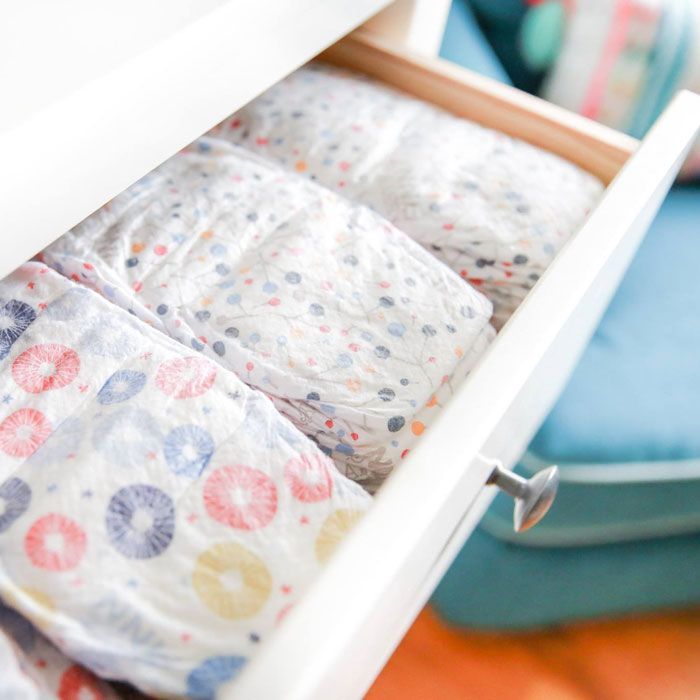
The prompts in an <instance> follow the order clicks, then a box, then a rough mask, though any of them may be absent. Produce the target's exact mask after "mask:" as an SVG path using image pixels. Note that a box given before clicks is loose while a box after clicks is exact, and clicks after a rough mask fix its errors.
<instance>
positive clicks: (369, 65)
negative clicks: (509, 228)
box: [225, 32, 700, 700]
mask: <svg viewBox="0 0 700 700" xmlns="http://www.w3.org/2000/svg"><path fill="white" fill-rule="evenodd" d="M322 57H323V58H324V59H325V60H328V61H331V62H334V63H337V64H341V65H345V66H348V67H352V68H356V69H358V70H360V71H362V72H365V73H368V74H370V75H373V76H374V77H376V78H379V79H380V80H382V81H384V82H386V83H389V84H391V85H394V86H395V87H397V88H400V89H402V90H404V91H406V92H409V93H412V94H414V95H416V96H417V97H420V98H423V99H425V100H428V101H431V102H433V103H435V104H437V105H439V106H441V107H443V108H446V109H448V110H450V111H452V112H453V113H456V114H459V115H461V116H464V117H467V118H469V119H472V120H474V121H477V122H480V123H482V124H485V125H487V126H490V127H493V128H496V129H499V130H501V131H503V132H506V133H508V134H511V135H512V136H516V137H518V138H521V139H523V140H525V141H529V142H531V143H533V144H535V145H537V146H540V147H543V148H545V149H547V150H550V151H552V152H554V153H557V154H558V155H561V156H563V157H565V158H567V159H569V160H571V161H573V162H575V163H576V164H578V165H580V166H581V167H583V168H585V169H587V170H588V171H590V172H592V173H594V174H595V175H597V176H598V177H600V178H601V179H602V180H603V181H604V182H605V183H606V184H607V185H608V187H607V190H606V192H605V194H604V196H603V198H602V200H601V201H600V203H599V205H598V206H597V208H596V209H595V210H594V211H593V212H592V214H591V215H590V217H589V219H588V221H587V222H586V224H585V225H584V226H583V227H582V228H581V230H580V231H579V233H578V234H577V235H576V236H575V237H574V238H573V239H572V240H571V241H570V242H569V243H568V244H567V245H566V246H565V248H564V249H563V250H562V251H561V252H560V254H559V255H558V256H557V257H556V259H555V260H554V262H553V263H552V264H551V265H550V267H549V269H548V270H547V272H546V273H545V274H544V276H543V277H542V278H541V280H540V281H539V282H538V283H537V285H536V286H535V288H534V289H533V290H532V291H531V292H530V294H529V295H528V297H527V298H526V300H525V301H524V302H523V303H522V304H521V306H520V307H519V309H518V310H517V311H516V313H515V314H514V315H513V316H512V317H511V319H510V320H509V321H508V323H507V324H506V325H505V327H504V328H503V329H502V330H501V332H500V333H499V335H498V337H497V339H496V341H495V342H494V343H493V344H492V346H491V348H490V350H489V351H488V352H487V353H486V355H485V356H484V357H483V359H482V361H481V362H480V364H479V365H478V366H477V367H476V368H475V369H474V370H473V371H472V373H471V374H470V376H469V378H468V379H467V381H465V382H464V384H463V385H462V386H461V387H460V388H459V389H458V391H457V392H456V394H455V396H454V397H453V398H452V400H451V402H450V403H449V404H448V406H447V407H446V408H445V409H443V411H442V412H441V414H440V415H439V417H438V418H437V420H436V421H435V423H434V424H433V425H432V426H431V428H430V430H429V431H427V432H426V434H425V435H424V436H423V437H422V438H421V440H420V441H419V443H418V445H417V446H416V447H415V448H414V449H413V450H412V452H411V454H410V456H409V457H408V458H407V459H406V460H405V461H404V462H402V464H401V467H400V468H399V469H397V470H396V472H395V473H394V474H393V475H392V476H391V477H390V478H389V480H388V481H387V482H386V483H385V484H384V486H383V487H382V488H381V490H380V491H379V493H378V495H377V496H376V499H375V503H374V505H373V506H372V508H371V510H370V511H369V513H368V514H367V515H366V516H365V517H364V519H363V520H362V521H361V522H360V524H359V525H358V526H357V527H356V528H355V530H354V531H353V532H352V533H351V534H350V535H349V537H348V538H347V540H346V541H345V542H344V543H343V546H342V547H341V548H340V550H339V552H338V553H337V555H336V556H335V557H334V558H333V559H332V560H331V562H330V563H329V564H328V566H327V568H326V569H325V571H324V573H323V575H322V576H321V577H320V578H319V579H318V580H317V581H316V582H315V584H314V585H313V586H312V589H311V590H310V591H309V592H308V593H307V594H306V596H305V598H304V599H303V600H302V601H301V602H300V603H299V604H298V605H297V606H296V608H295V609H294V610H292V611H291V612H290V614H289V616H288V617H287V619H286V620H285V623H284V624H283V625H282V626H281V627H280V629H279V630H277V632H276V634H275V635H274V636H273V637H272V638H271V639H270V640H269V641H268V642H267V643H266V645H265V646H264V647H263V648H262V649H261V650H260V653H259V655H258V656H257V657H256V658H255V659H254V660H253V661H252V662H251V663H250V665H249V666H248V667H247V669H246V670H245V671H244V672H243V674H242V675H241V676H240V677H239V679H238V680H237V681H236V683H235V685H232V686H231V687H230V692H229V694H228V695H225V697H231V698H233V697H241V698H246V700H248V699H252V698H255V699H256V700H257V699H259V700H266V699H267V698H285V700H287V699H289V700H308V699H310V698H318V699H319V700H321V699H325V698H331V697H332V698H334V699H336V698H337V699H340V698H358V697H361V696H362V694H363V693H364V692H365V691H366V690H367V688H368V687H369V686H370V684H371V683H372V681H373V679H374V677H375V676H376V675H377V673H378V672H379V670H380V669H381V667H382V665H383V664H384V663H385V661H386V660H387V658H388V657H389V655H390V654H391V652H392V651H393V649H394V647H395V645H396V644H397V643H398V641H399V640H400V638H401V636H402V635H403V634H404V633H405V631H406V630H407V628H408V627H409V626H410V624H411V622H412V621H413V619H414V617H415V616H416V615H417V613H418V612H419V610H420V608H421V607H422V606H423V604H424V603H425V602H426V600H427V598H428V597H429V595H430V593H431V592H432V590H433V588H434V587H435V585H436V584H437V582H438V581H439V579H440V577H441V576H442V574H443V573H444V571H445V570H446V568H447V567H448V566H449V564H450V562H451V561H452V558H453V557H454V556H455V555H456V554H457V552H458V551H459V548H460V547H461V545H462V544H463V543H464V541H465V540H466V539H467V537H468V535H469V533H470V532H471V531H472V529H473V528H474V527H475V526H476V524H477V523H478V521H479V519H480V517H481V516H482V514H483V512H484V511H485V509H486V507H487V506H488V504H489V502H490V500H491V498H492V497H493V495H494V494H493V493H492V492H493V490H494V489H493V487H487V486H485V482H486V480H487V478H488V476H489V474H490V472H491V470H492V466H491V464H490V463H489V462H488V460H485V459H484V458H483V456H487V457H488V458H497V459H500V460H501V461H502V462H503V464H504V465H505V466H506V467H510V466H513V465H514V463H515V461H516V460H517V459H518V458H519V456H520V454H521V453H522V452H523V451H524V449H525V448H526V446H527V444H528V442H529V440H530V439H531V437H532V435H533V434H534V432H535V431H536V429H537V427H538V426H539V424H540V423H541V421H542V420H543V419H544V417H545V415H546V413H547V412H548V410H549V408H551V406H552V404H553V402H554V401H555V399H556V397H557V395H558V393H559V392H560V390H561V389H562V388H563V385H564V383H565V382H566V379H567V378H568V375H569V373H570V371H571V370H572V369H573V367H574V366H575V363H576V361H577V359H578V357H579V355H580V353H581V352H582V350H583V349H584V347H585V345H586V342H587V340H588V339H589V337H590V335H591V334H592V332H593V330H594V329H595V326H596V324H597V322H598V320H599V319H600V317H601V315H602V313H603V311H604V310H605V307H606V305H607V303H608V301H609V300H610V298H611V296H612V294H613V292H614V290H615V288H616V286H617V284H618V283H619V281H620V280H621V278H622V275H623V273H624V271H625V269H626V267H627V265H628V264H629V262H630V260H631V258H632V256H633V255H634V252H635V250H636V248H637V246H638V244H639V243H640V241H641V239H642V237H643V235H644V233H645V232H646V230H647V228H648V226H649V224H650V222H651V220H652V219H653V217H654V215H655V213H656V211H657V210H658V208H659V206H660V204H661V202H662V200H663V198H664V196H665V194H666V192H667V190H668V188H669V187H670V185H671V183H672V181H673V179H674V178H675V175H676V173H677V172H678V170H679V168H680V166H681V164H682V162H683V160H684V157H685V155H686V153H687V151H688V149H689V148H690V146H691V145H692V143H693V140H694V138H695V136H696V135H697V133H698V129H699V128H700V97H698V96H695V95H693V94H691V93H682V94H679V95H678V96H677V97H676V99H675V100H674V102H673V103H672V105H671V106H670V107H669V108H668V110H667V111H666V113H665V114H664V115H663V116H662V117H661V118H660V119H659V122H658V123H657V124H656V126H655V127H654V129H653V130H652V131H651V133H650V134H649V136H648V137H647V138H646V139H645V140H644V142H643V143H641V145H640V144H638V142H637V141H635V140H634V139H631V138H629V137H627V136H624V135H622V134H619V133H618V132H615V131H613V130H610V129H608V128H606V127H602V126H600V125H597V124H595V123H593V122H590V121H588V120H586V119H583V118H580V117H577V116H575V115H572V114H570V113H568V112H566V111H564V110H561V109H558V108H556V107H553V106H551V105H548V104H546V103H544V102H543V101H541V100H539V99H537V98H534V97H531V96H528V95H525V94H523V93H520V92H519V91H517V90H514V89H510V88H507V87H504V86H501V85H499V84H496V83H494V82H493V81H490V80H488V79H485V78H482V77H479V76H476V75H473V74H472V73H470V72H469V71H465V70H462V69H460V68H457V67H455V66H453V65H451V64H447V63H445V62H443V61H440V60H437V59H425V58H421V57H417V56H414V55H411V54H409V53H407V52H405V51H402V50H397V49H396V48H394V47H392V46H391V44H389V43H387V42H385V41H382V40H380V39H377V38H373V37H372V36H371V35H369V34H367V33H363V32H356V33H355V34H354V35H351V36H349V37H347V38H346V39H344V40H342V41H341V42H339V43H338V44H336V45H335V46H333V47H332V48H331V49H329V50H328V51H327V52H326V53H325V54H324V55H323V56H322Z"/></svg>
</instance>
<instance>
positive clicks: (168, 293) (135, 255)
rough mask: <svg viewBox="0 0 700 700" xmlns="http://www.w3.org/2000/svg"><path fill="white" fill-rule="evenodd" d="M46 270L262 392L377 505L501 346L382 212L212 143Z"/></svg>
mask: <svg viewBox="0 0 700 700" xmlns="http://www.w3.org/2000/svg"><path fill="white" fill-rule="evenodd" d="M45 260H46V261H47V262H48V263H49V264H51V265H53V266H55V267H56V268H57V269H60V270H61V271H62V272H63V273H64V274H66V275H69V276H71V277H73V278H74V279H75V280H78V281H80V282H84V283H86V284H90V285H91V286H93V287H94V288H96V289H98V290H100V291H101V292H102V293H103V294H104V295H105V296H107V297H108V298H111V299H113V300H115V301H116V302H117V303H120V304H123V305H125V306H126V307H127V308H128V309H129V310H130V311H132V312H134V313H135V314H136V315H137V316H139V317H141V318H143V319H145V320H146V321H148V322H150V323H152V324H154V325H156V326H157V327H159V328H162V329H163V330H165V331H166V332H167V333H169V334H170V335H171V336H172V337H174V338H176V339H177V340H179V341H181V342H182V343H184V344H185V345H187V346H188V347H190V348H193V349H194V350H198V351H203V352H205V353H206V354H208V355H209V356H210V357H211V358H212V359H213V360H215V361H217V362H219V364H221V365H223V366H225V367H227V368H229V369H231V370H233V372H235V373H236V374H237V375H238V376H239V377H240V378H241V379H243V381H244V382H246V384H248V385H250V386H253V387H255V388H257V389H260V390H261V391H263V392H265V393H266V394H267V395H268V396H269V397H270V398H271V399H272V400H273V401H274V402H275V405H276V406H277V408H278V409H279V410H280V411H281V412H282V413H283V414H284V415H285V416H287V417H288V418H289V419H290V420H291V421H292V422H293V423H294V424H295V425H296V426H297V427H298V428H299V429H300V430H302V431H303V432H304V433H306V434H307V435H308V436H309V437H311V438H312V439H313V440H315V441H316V442H317V443H318V444H319V445H320V446H321V448H322V449H323V450H324V452H326V453H327V454H329V455H331V456H332V457H333V458H334V460H335V462H336V464H337V465H338V467H339V468H340V469H341V470H342V471H343V472H344V473H345V474H346V475H348V476H350V477H351V478H352V479H354V480H355V481H357V482H359V483H361V484H362V485H363V486H365V487H366V488H367V489H368V490H370V491H373V490H374V489H376V488H377V487H378V486H379V485H380V484H381V482H382V480H383V479H384V478H385V477H386V476H387V475H388V474H389V472H390V471H391V469H392V468H393V466H394V465H396V464H397V463H398V462H399V461H400V460H401V459H402V458H403V457H404V456H405V455H406V454H407V452H408V450H409V449H410V447H411V445H412V443H413V441H414V440H415V439H416V437H417V436H419V435H420V434H421V433H422V432H423V430H424V429H425V428H426V426H427V425H428V424H429V422H430V420H431V419H432V417H433V415H434V414H435V413H436V407H437V406H439V405H440V404H442V403H444V402H445V401H446V400H447V398H449V396H450V395H451V392H452V388H453V387H454V386H456V385H457V384H458V383H459V382H460V381H461V380H462V379H463V378H464V377H465V376H466V374H467V372H468V371H469V370H470V369H471V367H473V365H474V363H475V362H476V360H477V359H478V358H479V357H480V355H481V354H482V352H483V350H484V349H485V348H486V346H487V344H488V342H489V341H490V340H491V339H492V338H493V335H494V332H493V329H492V328H491V327H490V326H489V323H488V322H489V318H490V316H491V304H490V303H489V302H488V301H487V300H486V299H485V298H484V297H483V296H482V295H481V294H479V293H478V292H477V291H475V290H474V289H472V288H471V287H470V286H469V285H466V284H464V283H463V282H462V281H461V280H460V279H459V278H458V277H457V276H456V275H455V274H454V273H453V272H452V271H450V270H449V269H447V268H446V267H445V266H444V265H443V264H442V263H440V262H439V261H438V260H436V259H435V258H434V257H433V256H431V255H430V254H429V253H428V252H426V251H425V250H424V249H422V248H421V247H420V246H418V245H417V244H415V243H414V242H413V241H412V240H411V239H410V238H408V237H407V236H405V235H404V234H403V233H402V232H401V231H398V230H397V229H396V228H394V227H393V226H392V225H390V224H389V223H388V222H386V221H385V220H383V219H382V218H381V217H379V216H378V215H377V214H376V213H374V212H373V211H371V210H370V209H367V208H366V207H363V206H361V205H358V204H355V203H353V202H350V201H348V200H346V199H343V198H341V197H339V196H338V195H336V194H334V193H333V192H330V191H329V190H326V189H324V188H322V187H319V186H318V185H316V184H314V183H312V182H309V181H308V180H305V179H303V178H300V177H298V176H297V175H292V174H289V173H286V172H284V171H283V170H281V169H279V168H277V167H276V166H274V165H271V164H270V163H268V162H266V161H264V160H262V159H261V158H259V157H257V156H255V155H253V154H251V153H249V152H247V151H244V150H243V149H241V148H238V147H236V146H232V145H231V144H229V143H227V142H225V141H221V140H217V139H213V138H203V139H201V140H199V141H198V142H196V143H195V144H194V145H193V146H192V147H191V149H189V150H188V151H187V152H186V153H182V154H180V155H179V156H177V157H175V158H172V159H171V160H170V161H168V162H167V163H165V164H164V165H163V166H161V167H160V168H158V169H157V170H155V171H154V172H153V173H151V174H150V175H149V176H148V177H147V178H145V179H144V180H142V181H141V182H139V183H137V184H136V185H134V186H133V187H131V188H129V189H128V190H127V191H126V192H124V193H123V194H122V195H120V196H119V197H117V198H116V199H115V200H114V201H113V202H111V204H110V205H109V206H107V207H105V208H104V209H102V210H101V211H99V212H97V213H96V214H95V215H93V216H91V217H90V218H88V219H87V220H86V221H85V222H84V223H83V224H81V225H80V226H78V227H76V228H75V229H74V230H73V231H71V232H70V233H69V234H67V235H66V236H64V237H63V238H62V239H60V240H59V241H58V242H57V243H56V244H54V245H53V246H51V247H50V248H49V249H48V250H47V251H46V252H45Z"/></svg>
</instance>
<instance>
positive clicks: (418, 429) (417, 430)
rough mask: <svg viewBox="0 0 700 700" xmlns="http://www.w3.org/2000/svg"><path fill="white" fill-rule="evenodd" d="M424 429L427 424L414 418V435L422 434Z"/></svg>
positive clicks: (412, 427)
mask: <svg viewBox="0 0 700 700" xmlns="http://www.w3.org/2000/svg"><path fill="white" fill-rule="evenodd" d="M424 430H425V424H424V423H421V422H420V421H419V420H414V421H413V423H411V432H412V433H413V434H414V435H422V434H423V431H424Z"/></svg>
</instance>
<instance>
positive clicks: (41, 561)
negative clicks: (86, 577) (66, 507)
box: [24, 513, 87, 571]
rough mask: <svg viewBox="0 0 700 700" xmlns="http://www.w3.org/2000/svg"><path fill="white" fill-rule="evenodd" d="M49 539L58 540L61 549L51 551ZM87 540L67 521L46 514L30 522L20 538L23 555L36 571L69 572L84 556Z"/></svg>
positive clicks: (80, 530) (73, 523) (60, 516)
mask: <svg viewBox="0 0 700 700" xmlns="http://www.w3.org/2000/svg"><path fill="white" fill-rule="evenodd" d="M50 537H59V538H60V539H61V546H60V547H55V546H53V543H50V542H49V538H50ZM86 546H87V537H86V536H85V532H84V531H83V529H82V528H81V527H80V525H78V523H76V522H75V520H71V519H70V518H67V517H65V516H64V515H59V514H58V513H49V514H48V515H44V516H43V517H41V518H39V519H38V520H36V521H35V522H34V524H33V525H32V526H31V527H30V528H29V530H28V531H27V534H26V535H25V537H24V551H25V552H26V553H27V556H28V557H29V560H30V561H31V562H32V564H34V566H36V567H37V568H39V569H46V570H47V571H69V570H70V569H74V568H75V567H76V566H78V564H79V563H80V560H81V559H82V558H83V555H84V554H85V547H86Z"/></svg>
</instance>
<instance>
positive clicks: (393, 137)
mask: <svg viewBox="0 0 700 700" xmlns="http://www.w3.org/2000/svg"><path fill="white" fill-rule="evenodd" d="M213 133H214V134H216V135H218V136H220V137H222V138H226V139H228V140H230V141H233V142H235V143H238V144H240V145H243V146H245V147H246V148H248V149H251V150H254V151H255V152H257V153H259V154H261V155H263V156H265V157H266V158H270V159H272V160H274V161H276V162H277V163H280V164H281V165H283V166H284V167H285V168H287V169H289V170H294V171H297V172H299V173H303V174H305V175H306V176H308V177H310V178H311V179H313V180H315V181H317V182H320V183H322V184H323V185H325V186H326V187H329V188H330V189H333V190H335V191H336V192H339V193H342V194H343V195H345V196H347V197H350V198H352V199H355V200H357V201H360V202H363V203H365V204H368V205H369V206H371V207H373V208H374V209H375V210H376V211H378V212H379V213H380V214H382V215H383V216H385V217H386V218H387V219H389V220H390V221H391V222H392V223H394V224H395V225H396V226H397V227H398V228H400V229H401V230H402V231H404V232H406V233H407V234H408V235H409V236H411V237H412V238H414V239H415V240H416V241H418V242H419V243H421V244H422V245H423V246H424V247H425V248H426V249H427V250H429V251H430V252H431V253H433V254H434V255H435V256H436V257H438V258H439V259H440V260H442V261H444V262H445V263H446V264H447V265H448V266H449V267H451V268H452V269H453V270H454V271H455V272H457V273H458V274H459V275H460V276H461V277H462V278H463V279H465V280H468V281H469V282H470V283H471V284H472V285H474V286H476V287H477V288H478V289H479V290H480V291H482V292H483V293H484V294H485V295H486V296H487V297H488V298H489V299H490V300H491V301H492V302H493V303H494V323H495V325H496V326H497V327H500V326H501V325H503V323H505V321H506V320H507V319H508V317H509V316H510V315H511V314H512V312H513V311H514V310H515V308H516V307H517V306H518V304H519V303H520V302H521V301H522V300H523V298H524V297H525V295H526V294H527V292H528V290H529V289H530V288H531V287H532V286H533V285H534V284H535V282H536V281H537V279H539V277H540V275H541V274H542V273H543V272H544V270H545V269H546V267H547V265H548V264H549V263H550V262H551V260H552V259H553V258H554V255H555V254H556V253H557V251H558V250H559V249H560V248H561V247H562V245H563V244H564V243H565V242H566V241H567V240H568V239H569V238H570V237H571V236H572V235H573V234H574V233H575V232H576V231H577V229H578V228H579V226H580V225H581V224H582V223H583V221H584V219H585V217H586V215H587V213H588V212H589V210H590V209H592V207H593V206H594V205H595V203H596V202H597V198H598V197H599V195H600V194H601V192H602V185H601V183H600V182H599V181H598V180H597V179H596V178H594V177H593V176H591V175H589V174H588V173H586V172H583V171H582V170H580V169H579V168H577V167H576V166H574V165H572V164H571V163H569V162H567V161H564V160H562V159H561V158H559V157H557V156H555V155H553V154H551V153H547V152H545V151H542V150H540V149H538V148H535V147H533V146H530V145H529V144H527V143H524V142H522V141H519V140H517V139H513V138H510V137H509V136H506V135H505V134H502V133H499V132H496V131H493V130H491V129H486V128H484V127H481V126H479V125H477V124H474V123H473V122H469V121H467V120H465V119H459V118H457V117H454V116H452V115H450V114H448V113H446V112H443V111H442V110H439V109H437V108H436V107H433V106H432V105H428V104H426V103H424V102H421V101H419V100H416V99H413V98H411V97H409V96H407V95H404V94H401V93H399V92H396V91H394V90H392V89H390V88H387V87H386V86H383V85H381V84H378V83H375V82H373V81H371V80H369V79H367V78H365V77H363V76H360V75H357V74H354V73H350V72H348V71H345V70H342V69H339V68H335V67H331V66H327V65H324V64H310V65H308V66H305V67H303V68H301V69H299V70H298V71H296V72H295V73H293V74H292V75H290V76H289V77H288V78H286V79H285V80H283V81H282V82H280V83H279V84H277V85H275V86H274V87H273V88H271V89H270V90H268V91H267V92H266V93H264V94H263V95H262V96H261V97H259V98H258V99H256V100H253V102H251V103H250V104H249V105H247V106H246V107H244V108H243V109H242V110H240V111H239V112H237V113H236V114H235V115H234V116H233V117H232V118H230V119H228V120H226V121H225V122H223V123H222V124H220V125H219V126H218V127H217V128H216V129H215V130H214V131H213Z"/></svg>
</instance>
